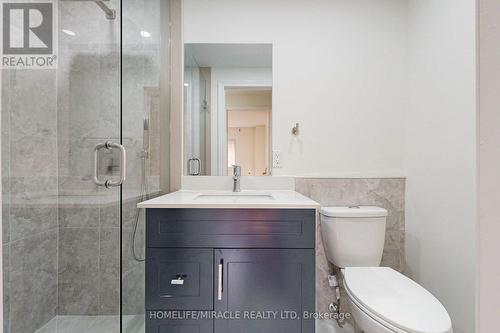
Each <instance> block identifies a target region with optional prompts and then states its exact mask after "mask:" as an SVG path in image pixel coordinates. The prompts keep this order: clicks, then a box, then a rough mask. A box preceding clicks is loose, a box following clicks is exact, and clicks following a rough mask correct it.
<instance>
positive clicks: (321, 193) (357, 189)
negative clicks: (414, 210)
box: [295, 178, 405, 311]
mask: <svg viewBox="0 0 500 333" xmlns="http://www.w3.org/2000/svg"><path fill="white" fill-rule="evenodd" d="M295 189H296V191H297V192H299V193H302V194H304V195H306V196H308V197H310V198H311V199H313V200H315V201H317V202H318V203H320V204H321V205H322V206H349V205H372V206H379V207H383V208H385V209H387V210H388V213H389V215H388V217H387V226H386V239H385V245H384V253H383V257H382V264H381V265H382V266H389V267H392V268H394V269H395V270H397V271H404V268H405V265H404V255H405V254H404V204H405V202H404V199H405V179H403V178H392V179H385V178H384V179H332V178H297V179H296V182H295ZM334 270H335V268H334V267H333V265H331V263H329V262H328V261H327V259H326V256H325V251H324V248H323V240H322V236H321V226H320V224H319V220H318V221H317V225H316V308H317V309H318V311H328V305H329V304H330V303H331V302H332V300H333V299H334V295H333V290H332V288H330V287H329V285H328V281H327V275H328V274H331V273H332V272H333V271H334ZM342 293H343V294H344V292H343V291H342ZM342 298H343V302H341V305H342V307H343V308H345V304H346V303H345V297H342Z"/></svg>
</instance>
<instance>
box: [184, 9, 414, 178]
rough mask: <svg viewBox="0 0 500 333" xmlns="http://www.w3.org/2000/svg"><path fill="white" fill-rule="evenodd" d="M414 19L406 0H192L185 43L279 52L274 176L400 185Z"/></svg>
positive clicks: (276, 58)
mask: <svg viewBox="0 0 500 333" xmlns="http://www.w3.org/2000/svg"><path fill="white" fill-rule="evenodd" d="M406 13H407V12H406V1H400V0H378V1H366V0H349V1H347V0H317V1H303V0H273V1H269V0H254V1H234V0H218V1H206V0H185V1H184V42H185V43H201V42H203V43H246V42H248V43H272V44H273V126H272V130H273V133H272V142H273V147H274V149H277V150H280V151H281V160H282V165H283V168H282V169H275V170H273V172H274V174H275V175H317V176H362V177H367V176H400V175H402V174H403V136H404V134H403V127H402V124H403V114H404V112H403V110H404V109H405V106H406V104H405V103H406V97H407V95H406V82H407V79H406V78H407V72H406V62H405V60H406V45H407V44H406V39H407V30H406V23H407V17H406ZM296 122H298V123H300V133H301V134H300V136H299V137H298V138H295V137H294V136H292V134H291V129H292V126H293V125H294V124H295V123H296ZM311 165H314V168H311Z"/></svg>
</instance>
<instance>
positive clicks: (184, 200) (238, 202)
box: [137, 190, 320, 209]
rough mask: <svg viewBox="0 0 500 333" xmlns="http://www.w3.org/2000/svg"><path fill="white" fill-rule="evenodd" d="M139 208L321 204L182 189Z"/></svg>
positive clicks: (288, 195)
mask: <svg viewBox="0 0 500 333" xmlns="http://www.w3.org/2000/svg"><path fill="white" fill-rule="evenodd" d="M137 207H139V208H292V209H293V208H295V209H307V208H309V209H316V208H319V207H320V205H319V204H318V203H317V202H315V201H313V200H311V199H309V198H307V197H305V196H303V195H302V194H300V193H297V192H295V191H289V190H270V191H241V192H238V193H233V192H230V191H210V190H207V191H191V190H190V191H186V190H181V191H177V192H173V193H169V194H166V195H162V196H159V197H156V198H154V199H151V200H147V201H144V202H141V203H139V204H138V205H137Z"/></svg>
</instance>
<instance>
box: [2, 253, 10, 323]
mask: <svg viewBox="0 0 500 333" xmlns="http://www.w3.org/2000/svg"><path fill="white" fill-rule="evenodd" d="M2 264H3V265H2V267H3V333H10V302H11V299H10V245H9V244H7V245H3V246H2Z"/></svg>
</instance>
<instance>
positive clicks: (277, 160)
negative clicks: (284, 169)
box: [273, 150, 281, 168]
mask: <svg viewBox="0 0 500 333" xmlns="http://www.w3.org/2000/svg"><path fill="white" fill-rule="evenodd" d="M273 168H281V152H280V151H279V150H273Z"/></svg>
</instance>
